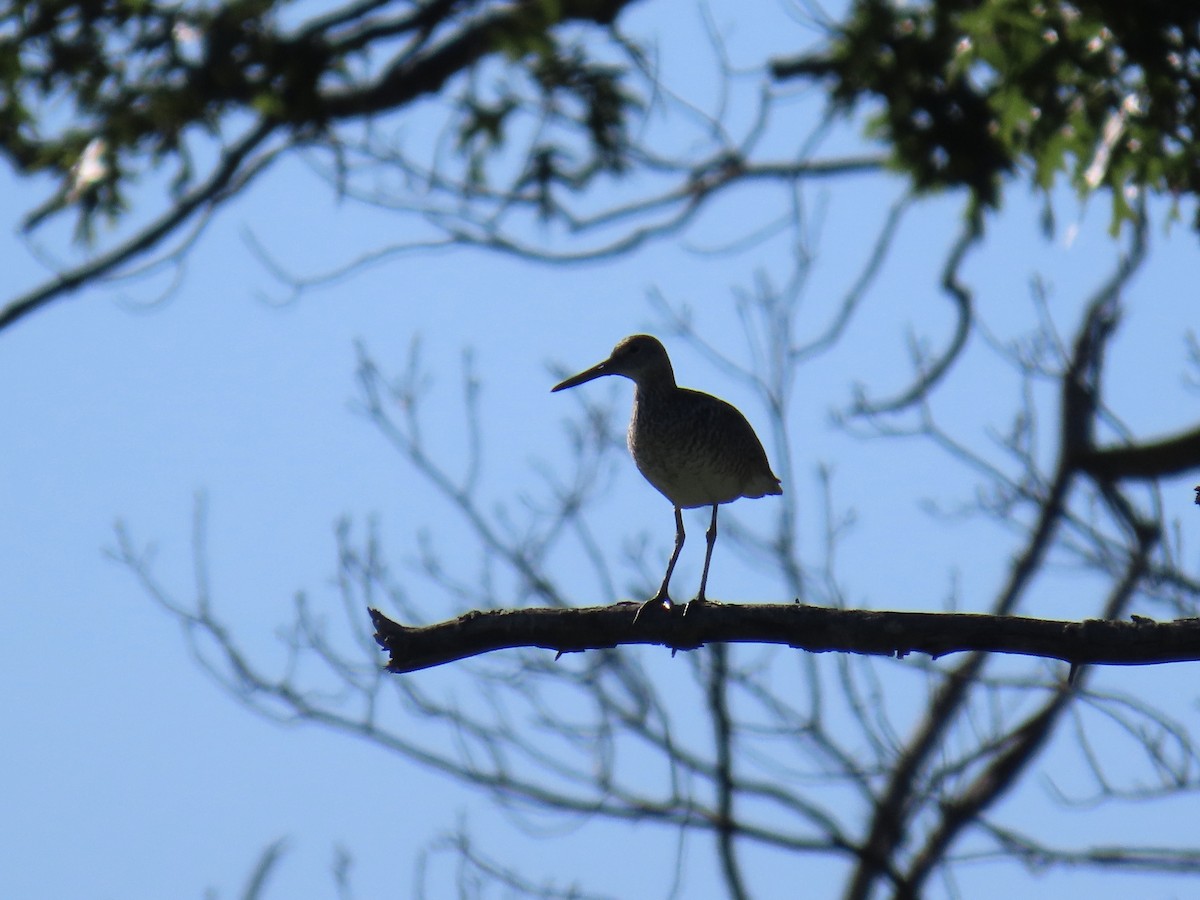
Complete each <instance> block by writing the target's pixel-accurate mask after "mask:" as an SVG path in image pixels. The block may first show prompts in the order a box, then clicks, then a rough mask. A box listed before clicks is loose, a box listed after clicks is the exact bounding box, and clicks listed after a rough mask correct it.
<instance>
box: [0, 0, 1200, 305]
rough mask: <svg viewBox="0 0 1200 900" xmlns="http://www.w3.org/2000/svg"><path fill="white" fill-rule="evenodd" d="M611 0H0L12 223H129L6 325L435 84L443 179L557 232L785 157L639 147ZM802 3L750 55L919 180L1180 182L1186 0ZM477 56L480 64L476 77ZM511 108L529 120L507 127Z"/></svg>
mask: <svg viewBox="0 0 1200 900" xmlns="http://www.w3.org/2000/svg"><path fill="white" fill-rule="evenodd" d="M629 5H631V4H630V0H553V2H552V0H520V2H512V3H501V2H495V0H469V2H468V0H458V2H455V0H451V2H446V0H427V2H412V0H409V2H400V3H396V2H385V0H362V2H350V3H344V4H341V5H332V4H331V5H330V6H329V8H328V9H326V10H325V11H323V12H321V13H319V14H308V15H307V17H305V14H302V13H301V12H300V11H299V9H298V8H297V7H295V6H294V5H292V4H289V3H283V2H272V0H240V2H234V3H221V4H207V3H183V4H176V3H161V2H133V0H108V2H104V3H49V2H39V0H18V2H15V3H11V4H8V5H7V6H6V7H5V10H4V11H3V12H0V153H3V155H4V158H5V159H7V160H8V161H9V163H10V165H11V166H12V167H13V169H14V170H15V171H16V172H17V173H18V174H19V175H22V176H33V175H37V174H45V175H50V176H52V178H53V184H56V185H58V187H57V189H55V188H54V187H53V185H51V186H49V187H48V190H47V193H48V196H47V198H46V200H45V201H44V202H43V203H42V204H40V205H39V206H38V207H37V208H36V209H31V210H28V211H27V213H26V215H25V217H24V223H25V228H26V230H27V231H32V230H34V229H37V228H38V227H39V226H40V225H42V224H43V223H44V222H46V221H47V220H48V219H51V218H53V217H54V216H55V214H57V213H61V212H63V211H64V210H68V209H73V210H74V214H75V216H76V217H77V218H76V228H75V234H76V239H77V240H78V241H81V242H82V243H83V244H84V245H88V244H89V243H90V242H93V241H95V239H96V229H95V225H96V219H97V217H102V218H106V219H108V220H110V221H114V222H120V223H121V224H122V225H123V226H124V227H125V229H126V236H125V237H124V238H123V239H121V240H116V239H111V240H110V241H109V242H108V244H107V245H106V246H104V247H99V248H96V252H94V253H92V254H90V255H89V256H88V258H87V260H86V262H83V263H80V264H78V265H76V266H74V267H66V268H63V269H62V270H61V271H57V272H55V273H53V277H52V278H50V279H48V280H47V282H46V283H45V284H43V285H41V286H38V287H35V288H34V289H32V290H29V291H28V292H26V293H24V294H21V295H19V296H16V297H13V298H9V299H8V300H7V301H6V302H5V303H4V304H3V306H2V307H0V328H2V327H4V326H6V325H8V324H10V323H11V322H14V321H16V320H17V319H19V318H20V317H22V316H23V315H25V314H27V313H28V312H30V311H32V310H34V309H36V308H38V307H40V306H41V305H43V304H45V303H47V302H51V301H52V300H54V299H56V298H58V297H61V296H63V295H64V294H67V293H70V292H72V291H75V290H78V289H79V288H82V287H85V286H87V285H89V284H91V283H94V282H95V281H96V280H98V279H101V278H106V277H110V276H112V275H114V274H120V272H121V270H122V267H126V266H128V265H130V264H131V263H132V262H134V261H135V260H137V259H138V258H140V257H144V256H146V255H148V254H154V253H158V254H159V255H160V256H161V255H163V254H164V252H165V248H167V247H171V246H174V247H175V248H179V247H180V246H182V245H183V244H185V243H186V240H187V236H188V234H189V233H191V232H193V231H195V230H198V229H199V228H200V227H202V225H203V222H204V221H205V219H206V217H209V216H211V215H213V214H214V213H215V212H216V211H217V210H218V209H219V208H220V207H221V206H222V205H223V204H224V203H225V202H226V201H227V200H229V199H230V198H231V197H233V196H236V195H237V194H239V193H240V192H241V191H243V190H244V189H245V188H246V187H247V186H248V185H249V184H250V183H251V182H252V181H253V180H254V179H255V178H256V177H257V176H258V175H260V174H261V173H262V172H263V171H265V170H266V169H268V168H269V167H270V166H271V165H272V164H273V163H274V162H275V161H276V160H277V159H278V158H279V157H281V156H283V155H286V154H288V153H289V152H292V151H295V150H296V149H298V148H310V149H312V148H315V149H318V150H321V151H325V152H327V153H328V154H329V157H330V160H331V162H330V163H329V167H330V169H331V171H332V172H333V173H334V174H333V175H332V176H331V180H332V182H333V183H334V189H335V190H337V191H339V192H340V191H345V190H347V182H346V181H345V179H346V177H347V171H348V167H349V166H350V160H349V156H350V155H351V154H352V153H353V152H354V151H355V150H358V149H361V148H362V145H360V144H358V142H356V141H355V140H353V139H351V138H350V137H349V135H348V134H347V132H346V128H347V127H348V126H351V125H354V126H366V127H370V126H371V124H372V123H375V122H377V121H380V120H381V119H382V118H383V117H386V116H389V115H395V114H398V113H405V114H408V113H413V112H417V111H418V110H419V109H420V108H421V104H422V103H423V102H424V101H426V100H431V99H436V100H437V101H438V102H439V103H441V104H444V106H445V107H446V108H447V109H448V110H450V120H451V121H450V124H449V126H448V127H449V128H450V130H451V131H452V133H453V134H454V142H453V143H454V148H453V150H454V153H455V154H456V155H457V156H458V157H459V160H460V161H461V162H462V164H463V165H465V170H464V171H463V172H462V173H461V174H460V175H458V176H457V177H456V178H455V179H453V180H452V183H451V184H449V185H446V187H447V189H448V190H449V191H450V192H452V193H453V192H457V194H458V195H459V196H460V197H462V196H463V194H464V192H466V193H468V194H469V193H472V192H474V193H476V194H477V195H478V196H481V197H491V198H493V199H495V200H496V202H497V203H498V204H501V205H502V204H503V203H504V202H507V203H509V204H517V205H521V204H530V205H531V208H532V209H533V210H534V211H535V212H536V213H537V214H538V215H540V216H542V217H543V218H545V219H558V220H560V221H561V222H562V223H563V225H564V227H566V228H567V229H574V230H578V229H579V227H580V226H579V223H578V221H577V220H576V219H575V218H573V217H572V216H571V215H570V214H569V212H568V210H567V208H566V206H565V205H564V200H563V198H564V197H565V196H568V195H572V194H574V193H577V192H579V191H580V190H581V189H582V188H584V187H585V186H587V185H588V184H590V183H591V182H592V180H593V179H594V178H595V177H596V176H597V175H600V174H604V175H619V174H620V173H623V172H629V173H631V174H638V173H643V174H644V173H656V174H658V175H661V174H662V173H664V172H668V171H676V172H678V173H679V174H680V176H681V177H685V178H686V182H685V184H686V187H685V186H681V187H679V188H678V189H677V191H676V193H677V194H679V195H684V194H693V195H694V196H695V197H696V198H699V197H700V196H701V195H703V194H707V193H710V192H711V191H712V190H714V189H716V188H720V187H723V186H726V185H729V184H736V183H738V182H742V181H748V180H750V179H755V178H761V177H764V176H766V177H771V176H772V175H774V176H776V177H778V175H779V174H780V170H781V169H783V170H788V172H787V174H789V175H790V176H792V177H795V175H796V168H795V167H796V165H797V163H796V160H790V161H786V160H785V161H774V164H773V165H774V171H773V172H772V171H768V170H766V169H760V168H756V167H755V166H754V165H751V161H750V160H749V159H747V158H746V156H745V155H744V154H743V153H742V150H743V149H744V148H743V147H742V146H740V145H739V144H737V143H736V142H735V144H734V145H732V146H728V147H724V148H722V150H721V152H720V153H714V154H712V156H711V157H710V158H707V159H700V160H694V161H692V162H693V163H694V165H693V166H692V167H691V168H690V169H688V170H687V171H686V172H684V167H682V166H680V165H679V164H678V163H679V161H678V160H675V161H668V160H664V159H662V158H660V157H659V156H658V155H657V154H656V153H655V148H653V147H645V146H639V145H638V142H637V140H636V138H635V137H634V136H633V135H631V132H630V129H629V123H630V117H631V115H633V114H635V113H636V112H637V111H638V110H640V109H642V108H643V107H644V105H645V104H646V103H647V102H649V98H648V97H647V94H648V93H653V90H654V89H653V86H652V82H653V71H652V68H653V67H652V63H651V61H650V59H649V57H648V56H647V54H646V52H645V48H643V47H640V46H638V44H637V43H636V42H635V41H633V40H631V39H629V38H628V37H627V36H625V35H624V34H623V33H622V31H621V13H622V11H623V10H624V9H625V8H626V7H627V6H629ZM801 9H802V10H805V12H806V14H807V15H808V17H809V23H808V24H809V25H810V27H811V29H810V30H811V32H812V33H814V34H816V35H817V36H818V40H817V47H818V49H817V50H816V51H815V52H810V50H809V49H808V48H797V52H798V54H799V55H797V56H794V57H791V58H778V59H775V60H773V61H768V60H766V59H763V60H761V64H762V65H764V66H765V67H766V68H767V69H768V70H769V72H770V73H771V74H770V77H771V78H772V79H773V80H774V82H775V86H776V87H780V86H784V85H787V84H788V83H790V82H793V81H794V80H796V79H809V80H815V81H817V82H818V83H821V84H825V85H827V86H828V90H829V94H830V97H831V99H832V102H833V104H834V106H835V108H839V109H843V110H849V109H852V108H854V107H855V106H857V105H859V104H860V103H862V102H864V101H869V102H870V106H871V110H872V115H871V117H870V119H869V123H870V125H869V128H870V133H871V134H872V135H873V136H874V137H875V138H877V139H879V140H881V141H882V142H883V143H884V144H885V145H886V146H887V147H888V148H889V149H890V153H891V158H892V160H893V162H894V164H895V165H896V166H897V167H898V168H899V169H901V170H903V171H905V172H907V173H908V174H909V176H910V177H911V179H912V181H913V183H914V184H915V185H916V186H917V187H918V188H922V189H932V188H942V187H957V186H966V187H968V188H969V189H970V191H971V194H972V196H973V197H974V198H975V199H976V200H977V201H980V202H982V203H983V204H985V205H993V206H994V205H996V204H998V203H999V202H1000V199H1001V192H1002V185H1003V182H1004V180H1005V179H1006V178H1013V177H1020V178H1021V179H1022V180H1025V179H1028V181H1029V182H1030V183H1032V184H1033V185H1036V186H1037V187H1039V188H1042V189H1048V188H1049V187H1050V186H1051V185H1053V183H1054V181H1055V179H1056V177H1058V176H1059V175H1060V174H1066V175H1067V176H1069V178H1070V180H1071V182H1072V183H1073V184H1074V185H1075V187H1076V188H1077V189H1078V190H1079V191H1080V192H1082V193H1085V194H1087V193H1091V192H1094V191H1097V190H1101V189H1103V190H1104V191H1106V192H1108V193H1109V194H1110V196H1111V199H1112V203H1113V206H1114V223H1119V222H1120V221H1122V220H1124V219H1126V218H1128V217H1130V216H1131V215H1132V212H1131V210H1132V207H1131V203H1132V194H1131V191H1135V190H1136V189H1140V188H1145V189H1147V190H1149V191H1152V192H1158V193H1165V194H1169V195H1171V196H1175V197H1180V198H1189V197H1191V196H1192V195H1194V194H1195V193H1196V191H1197V190H1198V189H1200V174H1198V172H1197V168H1196V166H1195V165H1194V160H1195V159H1196V158H1197V156H1198V155H1200V154H1198V152H1197V151H1198V149H1200V148H1197V146H1196V140H1197V138H1196V135H1197V134H1200V127H1198V126H1200V120H1198V117H1200V110H1198V106H1197V100H1196V97H1197V96H1198V95H1200V90H1198V86H1200V85H1198V79H1200V31H1198V24H1200V13H1198V12H1197V11H1196V10H1195V8H1194V5H1193V4H1187V3H1149V4H1137V5H1136V6H1131V5H1128V4H1124V3H1116V2H1111V3H1077V4H1069V3H1056V2H1046V3H1029V2H1023V0H995V2H987V3H976V2H957V0H955V2H938V3H924V4H907V3H905V4H901V3H890V2H883V0H864V2H857V3H853V4H852V5H851V6H850V8H849V10H848V11H847V12H846V13H845V17H844V19H843V20H842V21H836V20H833V19H830V18H828V16H827V14H825V13H824V12H822V11H820V10H817V9H816V8H812V9H809V8H808V7H807V6H805V5H804V4H802V5H801ZM822 38H823V40H822ZM489 60H490V61H495V62H496V63H497V64H498V66H499V69H498V70H496V71H490V72H489V73H488V76H487V77H486V78H478V77H476V76H477V75H479V73H480V72H481V71H482V70H481V67H482V66H483V65H485V64H486V63H487V62H488V61H489ZM768 62H769V63H770V65H767V64H768ZM647 84H650V85H651V86H650V87H649V89H648V90H643V89H644V88H646V86H647ZM531 113H532V114H533V116H534V117H535V119H536V120H537V121H538V122H539V123H540V124H539V125H538V126H537V127H536V128H535V131H536V134H535V135H534V137H533V138H528V134H527V133H525V134H523V135H522V136H521V137H514V135H515V134H518V133H520V132H521V129H520V128H519V127H518V124H517V123H518V121H519V120H520V119H521V116H522V115H523V114H524V115H526V116H528V115H529V114H531ZM527 121H528V120H526V122H527ZM547 126H548V127H547ZM525 131H526V132H528V129H525ZM526 140H528V143H526V142H525V141H526ZM514 144H516V145H519V146H518V147H517V148H516V150H514ZM505 154H507V156H508V160H507V164H505V165H500V166H490V165H489V163H490V162H491V161H493V160H494V159H496V158H497V157H499V156H501V155H505ZM375 161H376V162H388V161H387V160H381V159H379V158H376V159H375ZM391 162H395V160H392V161H391ZM425 174H428V173H425ZM135 185H137V186H138V188H139V189H140V190H141V191H145V190H146V189H147V185H150V186H151V188H150V190H151V193H152V194H153V193H154V192H157V194H158V196H159V198H160V201H159V204H158V207H157V209H155V210H150V211H147V209H148V207H146V199H145V197H146V195H145V194H144V193H141V194H139V197H140V200H139V204H134V203H133V202H132V201H131V199H130V196H131V192H132V190H133V188H134V186H135ZM499 198H504V199H503V200H500V199H499ZM468 199H469V198H468ZM142 207H146V208H142ZM490 214H491V211H489V210H487V209H484V210H483V211H482V212H481V213H479V215H481V216H483V217H487V216H488V215H490ZM131 229H132V230H131ZM630 230H631V231H632V232H636V231H637V228H636V226H635V227H634V228H631V229H630ZM637 236H638V238H639V239H640V238H642V237H645V235H644V234H640V233H639V234H638V235H637ZM497 245H499V246H502V247H504V248H505V249H511V248H510V247H508V246H507V245H504V243H503V242H497Z"/></svg>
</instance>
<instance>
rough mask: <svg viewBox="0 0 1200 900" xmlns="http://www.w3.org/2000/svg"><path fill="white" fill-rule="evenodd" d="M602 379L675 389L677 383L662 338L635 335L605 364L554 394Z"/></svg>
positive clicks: (576, 377)
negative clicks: (617, 377)
mask: <svg viewBox="0 0 1200 900" xmlns="http://www.w3.org/2000/svg"><path fill="white" fill-rule="evenodd" d="M601 375H624V376H625V377H626V378H632V379H633V380H634V381H635V382H637V383H638V384H642V383H643V382H655V381H666V382H668V383H669V384H672V385H673V384H674V383H675V373H674V372H673V371H672V370H671V360H670V358H669V357H668V356H667V351H666V349H665V348H664V347H663V345H662V344H661V343H659V341H658V338H656V337H652V336H651V335H648V334H635V335H631V336H630V337H627V338H625V339H624V340H622V341H621V342H620V343H619V344H617V346H615V347H614V348H613V352H612V353H611V354H609V357H608V359H606V360H604V362H601V363H597V364H596V365H594V366H592V367H591V368H590V369H587V370H585V371H583V372H580V373H579V374H578V375H572V376H571V377H570V378H568V379H567V380H566V381H563V382H561V383H559V384H556V385H555V386H554V387H552V388H551V389H550V390H551V392H554V391H562V390H566V389H567V388H572V387H575V386H576V385H580V384H583V383H584V382H587V381H591V380H592V379H594V378H599V377H600V376H601Z"/></svg>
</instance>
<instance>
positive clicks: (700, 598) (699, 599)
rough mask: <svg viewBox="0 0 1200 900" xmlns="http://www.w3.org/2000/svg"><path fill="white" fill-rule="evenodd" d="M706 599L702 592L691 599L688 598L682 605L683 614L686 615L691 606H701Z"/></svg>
mask: <svg viewBox="0 0 1200 900" xmlns="http://www.w3.org/2000/svg"><path fill="white" fill-rule="evenodd" d="M707 602H708V601H707V600H705V599H704V595H703V594H697V595H696V596H695V597H694V598H693V599H691V600H689V601H688V602H687V604H686V605H685V606H684V607H683V614H684V615H685V616H686V615H687V614H688V613H689V612H691V611H692V609H693V608H695V607H698V606H703V605H704V604H705V603H707Z"/></svg>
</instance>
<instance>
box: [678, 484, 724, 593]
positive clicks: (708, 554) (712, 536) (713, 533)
mask: <svg viewBox="0 0 1200 900" xmlns="http://www.w3.org/2000/svg"><path fill="white" fill-rule="evenodd" d="M704 536H705V537H706V538H708V549H706V550H705V551H704V572H703V573H702V574H701V575H700V593H698V594H697V595H696V599H695V600H693V601H691V603H688V605H687V606H685V607H684V608H683V614H684V615H685V616H686V615H687V614H688V610H689V609H691V608H692V603H695V604H696V605H697V606H699V605H700V604H701V603H703V602H704V586H705V585H706V584H708V564H709V563H710V562H712V550H713V544H715V543H716V542H717V504H715V503H714V504H713V517H712V524H711V525H709V526H708V531H706V532H705V533H704Z"/></svg>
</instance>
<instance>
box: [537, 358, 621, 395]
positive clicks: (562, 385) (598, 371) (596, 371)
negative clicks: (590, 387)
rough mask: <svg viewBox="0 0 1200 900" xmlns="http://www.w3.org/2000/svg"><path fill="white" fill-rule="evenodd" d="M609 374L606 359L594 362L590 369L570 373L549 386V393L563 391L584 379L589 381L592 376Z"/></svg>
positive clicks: (582, 381) (597, 376)
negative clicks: (565, 377) (563, 379)
mask: <svg viewBox="0 0 1200 900" xmlns="http://www.w3.org/2000/svg"><path fill="white" fill-rule="evenodd" d="M609 374H611V373H610V372H609V371H608V360H607V359H606V360H605V361H604V362H602V363H596V365H594V366H592V367H591V368H590V369H588V370H586V371H584V372H580V373H579V374H578V375H572V376H571V377H570V378H568V379H567V380H566V381H561V382H559V383H558V384H556V385H555V386H554V387H552V388H550V393H552V394H553V393H554V392H555V391H565V390H566V389H567V388H573V387H575V386H576V385H579V384H583V383H584V382H585V381H591V380H592V379H593V378H599V377H600V376H601V375H609Z"/></svg>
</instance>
